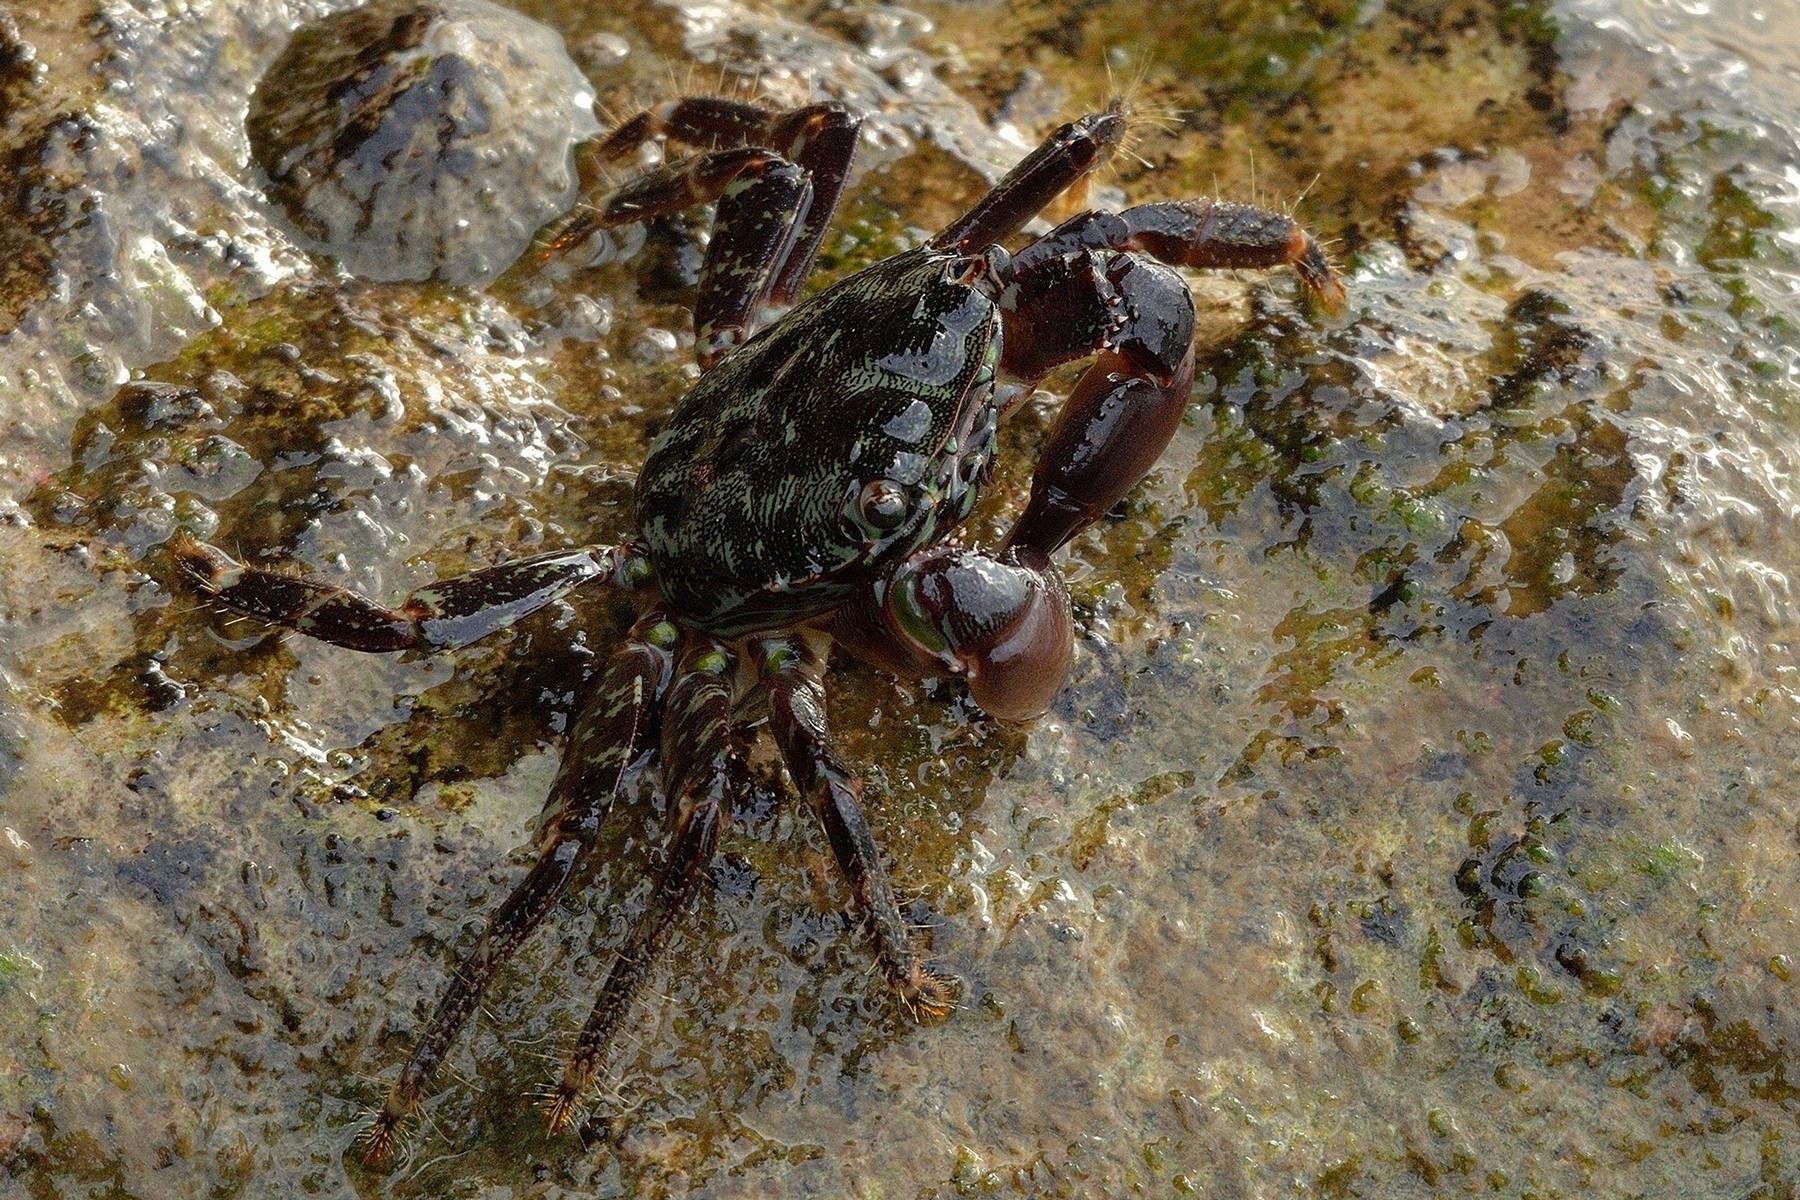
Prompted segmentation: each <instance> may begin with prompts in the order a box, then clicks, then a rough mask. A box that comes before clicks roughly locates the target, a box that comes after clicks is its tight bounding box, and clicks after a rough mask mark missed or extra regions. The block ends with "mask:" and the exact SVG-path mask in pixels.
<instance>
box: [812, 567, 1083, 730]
mask: <svg viewBox="0 0 1800 1200" xmlns="http://www.w3.org/2000/svg"><path fill="white" fill-rule="evenodd" d="M832 636H833V637H835V638H836V639H837V640H838V641H839V642H840V643H841V644H842V645H844V646H845V647H846V648H848V649H849V650H850V651H851V652H852V653H853V654H856V655H857V656H858V657H860V658H863V659H866V660H867V661H869V662H871V663H874V664H875V665H877V666H880V667H884V668H886V669H888V670H890V671H893V672H895V673H897V674H902V675H913V676H920V675H956V676H960V677H962V678H964V679H966V680H968V682H969V693H970V695H972V696H973V697H974V698H975V703H977V704H979V705H981V707H982V709H983V710H984V711H985V712H988V713H990V714H992V715H993V716H996V717H1002V718H1005V719H1007V720H1015V721H1022V720H1026V719H1028V718H1030V717H1035V716H1037V715H1038V714H1040V713H1042V712H1043V711H1044V710H1045V709H1047V708H1049V707H1050V702H1051V701H1052V700H1054V699H1055V698H1056V693H1057V690H1058V689H1059V688H1061V687H1062V682H1063V679H1064V677H1065V676H1067V675H1068V673H1069V659H1070V657H1071V656H1072V655H1073V653H1074V645H1075V634H1074V629H1073V627H1072V625H1071V624H1070V620H1069V593H1068V590H1067V589H1066V588H1065V587H1064V586H1063V581H1062V576H1061V575H1060V574H1059V573H1058V572H1057V570H1056V568H1055V567H1053V566H1052V565H1051V564H1050V559H1049V556H1048V555H1046V554H1044V553H1043V552H1042V551H1040V550H1038V549H1036V548H1035V547H1031V546H1020V547H1013V548H1010V549H1007V550H1003V551H1001V553H1000V554H999V555H998V556H994V555H988V554H983V553H981V552H979V551H974V550H960V549H956V548H954V547H947V546H940V547H937V548H934V549H931V550H925V551H921V552H920V553H919V554H916V555H914V556H913V557H912V558H911V559H909V560H908V561H907V562H906V563H904V564H902V565H901V566H900V567H899V568H897V569H896V570H895V571H893V572H891V573H890V574H889V576H887V577H885V578H883V579H881V580H878V581H877V582H875V583H873V584H871V585H869V586H868V587H867V588H866V589H865V590H864V594H863V595H861V596H859V597H857V598H856V599H855V600H853V601H852V602H851V603H849V604H847V605H845V606H844V608H843V609H841V610H840V611H839V614H838V619H837V622H836V623H835V624H834V625H833V627H832Z"/></svg>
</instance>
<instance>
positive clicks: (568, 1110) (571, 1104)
mask: <svg viewBox="0 0 1800 1200" xmlns="http://www.w3.org/2000/svg"><path fill="white" fill-rule="evenodd" d="M580 1110H581V1096H580V1093H578V1092H573V1091H570V1090H569V1088H568V1086H567V1085H566V1084H565V1085H563V1086H562V1087H559V1088H557V1089H556V1090H555V1091H554V1092H552V1093H551V1094H550V1095H549V1096H548V1097H547V1098H546V1099H545V1100H544V1128H546V1129H548V1130H549V1131H550V1132H551V1133H561V1132H562V1131H563V1130H565V1129H567V1128H568V1127H569V1126H570V1125H571V1124H573V1123H574V1120H575V1114H576V1113H578V1112H579V1111H580Z"/></svg>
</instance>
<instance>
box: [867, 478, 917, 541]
mask: <svg viewBox="0 0 1800 1200" xmlns="http://www.w3.org/2000/svg"><path fill="white" fill-rule="evenodd" d="M911 509H912V498H911V497H909V496H908V495H907V494H906V488H905V487H904V486H902V485H901V484H898V483H895V482H894V481H893V480H891V479H871V480H870V481H869V482H868V483H865V484H863V485H862V490H861V491H859V492H858V493H857V494H856V523H857V524H859V525H861V526H862V527H863V528H864V529H867V530H869V531H870V532H872V533H892V532H893V531H894V530H896V529H898V528H900V526H901V525H902V524H904V523H905V521H906V515H907V513H908V512H910V511H911Z"/></svg>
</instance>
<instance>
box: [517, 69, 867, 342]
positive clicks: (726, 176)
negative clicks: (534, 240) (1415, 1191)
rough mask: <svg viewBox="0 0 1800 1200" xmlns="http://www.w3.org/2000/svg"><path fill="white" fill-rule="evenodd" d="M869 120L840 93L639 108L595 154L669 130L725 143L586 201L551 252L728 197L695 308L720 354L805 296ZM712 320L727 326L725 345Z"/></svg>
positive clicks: (721, 328)
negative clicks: (836, 97)
mask: <svg viewBox="0 0 1800 1200" xmlns="http://www.w3.org/2000/svg"><path fill="white" fill-rule="evenodd" d="M861 128H862V118H861V117H859V116H857V115H855V114H853V113H851V112H850V110H849V109H847V108H845V107H844V106H843V105H841V104H835V103H825V104H812V105H808V106H806V107H804V108H797V109H792V110H789V111H785V112H783V111H779V110H775V109H767V108H762V107H760V106H757V105H754V104H745V103H742V102H741V101H736V100H726V99H722V98H719V97H690V98H688V99H685V100H678V101H674V102H672V103H670V104H666V105H661V106H659V107H657V108H654V109H650V110H648V111H646V112H642V113H639V114H638V115H637V116H636V117H633V118H632V119H631V120H629V121H626V122H625V123H624V124H623V125H621V126H619V127H618V128H617V129H615V130H614V131H613V132H612V133H610V134H608V135H607V136H606V137H605V138H603V139H602V140H601V141H600V142H599V143H597V145H596V146H595V148H594V149H593V150H592V151H591V152H590V153H591V156H592V157H593V158H595V159H598V160H602V161H617V160H619V159H623V158H625V157H628V156H629V155H631V154H632V153H634V152H635V151H636V150H637V149H638V148H639V147H640V146H642V145H643V144H644V143H645V142H648V141H650V140H652V139H654V138H657V137H667V138H670V139H672V140H675V141H680V142H686V143H689V144H692V145H698V146H705V147H708V148H712V149H714V150H715V151H716V152H715V153H711V154H700V155H695V156H693V157H690V158H684V159H681V160H679V161H677V162H674V163H670V164H669V165H667V166H665V167H663V168H661V169H659V170H655V171H651V172H648V173H646V174H644V175H642V176H640V177H638V178H637V179H635V180H633V181H631V182H630V183H628V184H626V185H625V186H624V187H622V188H620V189H618V190H617V191H615V192H613V193H612V194H611V195H609V196H607V197H606V198H605V199H604V200H602V201H601V202H600V204H599V205H598V206H595V207H591V208H587V209H584V210H583V211H581V212H580V213H579V214H577V215H576V216H574V217H573V218H571V220H569V221H568V222H567V223H565V224H564V225H563V226H561V227H560V228H558V229H557V230H555V231H554V232H553V233H552V235H551V238H550V241H549V244H548V247H547V248H546V250H545V251H544V253H543V255H542V259H548V258H554V257H555V256H557V255H558V254H561V253H563V252H564V251H566V250H567V249H568V248H570V247H572V246H575V245H578V244H580V243H581V242H583V241H585V240H586V239H587V238H588V236H589V235H591V234H592V233H593V232H594V231H595V230H596V229H600V228H603V227H606V226H610V225H619V224H623V223H626V222H630V221H641V220H644V219H645V218H648V217H655V216H663V215H666V214H668V213H672V212H678V211H680V210H682V209H685V208H691V207H693V206H694V205H696V204H703V203H706V202H707V201H711V200H719V201H720V206H719V212H718V215H717V218H716V220H715V223H714V229H713V240H712V242H711V243H710V245H709V247H708V254H707V262H706V265H705V267H703V268H702V270H703V277H702V280H701V285H700V297H699V302H698V303H697V305H696V312H695V328H696V329H697V330H700V332H701V342H702V356H703V357H702V361H703V362H709V361H710V360H711V359H716V358H717V357H718V356H719V354H721V353H723V352H724V350H725V349H729V347H730V346H732V345H735V344H737V342H738V341H741V340H742V336H743V333H744V332H745V331H747V329H748V328H749V326H750V324H751V322H752V321H753V320H754V318H755V315H756V313H757V312H758V310H760V309H761V308H762V307H763V306H764V305H765V304H767V303H769V302H770V301H773V302H774V303H775V304H777V305H784V306H785V305H789V304H792V303H793V302H794V300H795V299H796V298H797V297H798V296H799V294H800V288H801V285H802V284H804V283H805V281H806V276H807V273H808V272H809V271H810V270H811V269H812V263H813V259H814V258H815V257H816V256H817V255H818V252H819V246H820V244H821V243H822V242H823V241H824V239H825V234H826V231H827V229H828V228H829V226H830V224H831V218H832V215H833V214H834V213H835V212H836V211H837V206H838V198H839V197H840V196H841V195H842V194H843V190H844V182H845V180H846V178H847V177H848V176H849V172H850V162H851V159H852V157H853V156H854V155H855V153H856V141H857V134H858V132H859V130H860V129H861ZM790 173H791V178H790V177H789V176H790ZM540 261H541V259H540ZM709 327H710V329H711V330H716V331H718V333H719V334H720V335H722V337H721V340H719V341H718V344H716V345H715V344H713V343H712V342H710V341H709V339H708V331H709ZM732 334H735V335H736V336H735V337H734V336H730V335H732Z"/></svg>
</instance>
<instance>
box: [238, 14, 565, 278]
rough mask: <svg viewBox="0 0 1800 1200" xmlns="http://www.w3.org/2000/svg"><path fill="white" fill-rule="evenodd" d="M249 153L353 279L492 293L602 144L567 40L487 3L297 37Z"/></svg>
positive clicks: (348, 19) (266, 85) (314, 25)
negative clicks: (596, 141) (585, 145)
mask: <svg viewBox="0 0 1800 1200" xmlns="http://www.w3.org/2000/svg"><path fill="white" fill-rule="evenodd" d="M245 128H246V130H247V131H248V133H249V136H250V151H251V154H252V156H253V158H254V159H255V161H256V163H257V164H258V165H259V166H260V167H262V169H263V170H264V171H265V172H266V173H267V175H268V178H269V191H270V194H271V195H272V196H273V197H274V198H275V200H276V201H277V203H279V204H280V205H281V206H282V207H283V208H284V209H285V210H286V211H287V213H288V215H289V216H290V217H291V218H292V219H293V221H294V223H295V225H296V226H298V228H299V229H300V230H301V231H302V232H303V233H304V234H305V235H306V236H307V237H308V238H310V239H311V240H312V242H313V243H314V244H315V245H316V246H317V248H318V249H319V250H320V251H322V252H323V253H326V254H329V255H330V256H331V257H333V258H335V259H336V260H337V261H339V262H340V263H342V264H343V266H344V267H345V269H347V270H348V271H349V272H350V273H351V274H353V275H358V276H362V277H363V278H367V279H379V280H403V279H443V280H446V281H448V282H450V283H467V284H475V285H480V284H485V283H490V282H492V281H493V280H494V279H495V278H496V277H497V276H498V275H499V274H500V273H501V272H502V271H504V270H505V269H506V268H507V267H509V266H511V265H512V263H513V262H514V261H515V260H516V259H517V258H518V257H519V256H520V255H521V254H523V253H524V251H525V248H526V247H527V246H529V245H530V244H531V238H532V235H533V234H535V233H536V232H537V230H538V229H539V228H540V227H542V226H543V225H544V224H545V223H546V222H548V221H550V220H551V219H553V218H555V217H558V216H561V215H562V214H563V213H564V212H567V211H568V209H569V206H570V205H571V204H573V203H574V201H575V197H576V193H577V188H576V178H575V175H576V173H575V163H574V149H575V147H576V146H577V145H578V144H579V143H581V142H583V141H586V140H587V139H589V138H591V137H593V136H594V135H595V134H596V133H598V132H599V124H598V122H596V121H595V119H594V115H593V89H592V85H591V84H589V83H588V81H587V79H586V77H585V76H583V75H582V74H581V71H580V69H579V68H577V67H576V66H575V64H574V63H573V62H572V61H571V60H570V59H569V56H568V55H567V54H566V53H565V52H564V50H563V44H562V38H561V37H560V36H558V35H557V33H556V31H555V30H553V29H551V28H550V27H549V26H547V25H543V24H540V23H539V22H537V21H533V20H531V19H530V18H529V17H526V16H523V15H521V14H519V13H517V12H515V11H513V10H512V9H508V8H502V7H501V6H500V5H497V4H490V3H488V2H487V0H429V2H423V3H421V2H416V0H376V2H375V3H373V4H368V5H364V6H363V7H361V8H355V9H350V10H347V11H345V12H339V13H334V14H332V15H331V16H328V17H324V18H322V19H320V20H318V21H315V22H310V23H308V24H306V25H303V26H301V27H300V28H299V29H297V30H295V32H294V36H293V39H292V40H291V41H290V42H289V43H288V45H287V48H286V49H285V50H283V51H282V53H281V57H280V58H278V59H276V60H275V62H274V64H273V65H272V66H270V68H269V70H268V73H267V74H266V75H264V76H263V77H262V79H261V80H260V81H259V82H258V84H257V88H256V91H255V92H254V93H253V94H252V95H251V97H250V113H249V117H248V119H247V121H246V123H245Z"/></svg>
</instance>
